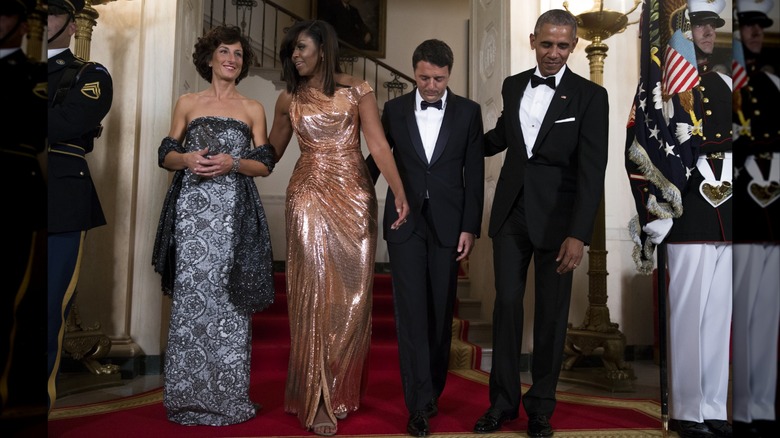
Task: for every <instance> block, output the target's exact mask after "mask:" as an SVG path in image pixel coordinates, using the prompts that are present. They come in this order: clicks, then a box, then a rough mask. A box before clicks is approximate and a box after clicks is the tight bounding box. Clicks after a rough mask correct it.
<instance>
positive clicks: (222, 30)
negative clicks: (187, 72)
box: [192, 26, 255, 84]
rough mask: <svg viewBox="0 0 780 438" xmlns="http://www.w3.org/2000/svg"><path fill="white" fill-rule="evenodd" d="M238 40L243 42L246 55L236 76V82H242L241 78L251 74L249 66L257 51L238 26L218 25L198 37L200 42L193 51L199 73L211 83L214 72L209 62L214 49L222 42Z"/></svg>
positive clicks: (242, 49)
mask: <svg viewBox="0 0 780 438" xmlns="http://www.w3.org/2000/svg"><path fill="white" fill-rule="evenodd" d="M237 42H240V43H241V51H242V52H243V55H244V56H243V59H244V63H243V65H242V66H241V73H239V75H238V77H237V78H236V84H238V83H239V82H241V79H244V78H245V77H247V76H248V75H249V67H250V66H252V65H254V63H255V52H254V51H253V50H252V46H250V45H249V40H248V39H247V38H246V37H245V36H244V35H242V34H241V29H240V28H239V27H238V26H217V27H214V28H212V29H211V30H210V31H208V32H206V34H204V35H203V36H202V37H200V38H198V42H196V43H195V51H194V52H192V63H193V64H195V69H197V70H198V74H200V76H201V77H202V78H203V79H205V80H207V81H209V83H211V79H212V74H213V73H212V71H211V67H210V66H209V62H211V58H212V57H213V56H214V51H215V50H217V47H219V45H220V44H234V43H237Z"/></svg>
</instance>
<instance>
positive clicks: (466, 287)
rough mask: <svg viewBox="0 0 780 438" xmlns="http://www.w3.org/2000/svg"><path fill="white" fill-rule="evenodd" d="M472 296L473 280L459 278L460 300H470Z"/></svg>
mask: <svg viewBox="0 0 780 438" xmlns="http://www.w3.org/2000/svg"><path fill="white" fill-rule="evenodd" d="M470 296H471V280H469V279H468V278H461V277H459V278H458V298H468V297H470Z"/></svg>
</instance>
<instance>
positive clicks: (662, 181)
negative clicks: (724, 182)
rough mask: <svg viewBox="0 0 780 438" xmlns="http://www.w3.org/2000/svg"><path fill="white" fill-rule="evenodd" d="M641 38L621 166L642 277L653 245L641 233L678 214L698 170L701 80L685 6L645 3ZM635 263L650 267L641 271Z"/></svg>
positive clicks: (672, 0)
mask: <svg viewBox="0 0 780 438" xmlns="http://www.w3.org/2000/svg"><path fill="white" fill-rule="evenodd" d="M640 34H641V39H642V42H641V55H640V56H641V59H640V71H639V84H638V85H637V90H636V95H635V96H634V103H633V106H632V109H631V112H630V114H629V121H628V125H627V136H626V160H625V164H626V171H627V173H628V178H629V181H630V182H631V184H632V189H633V190H632V191H633V192H634V195H635V200H636V209H637V213H638V214H637V216H636V217H634V218H633V219H632V221H631V223H630V224H629V229H630V232H631V234H632V235H633V236H636V237H637V239H636V240H641V244H640V245H638V248H637V249H636V250H635V257H634V259H635V261H636V262H637V264H638V267H639V270H640V271H643V272H645V271H647V269H650V270H651V269H652V259H651V257H652V255H653V251H654V245H652V243H651V242H650V241H649V240H648V239H646V236H645V235H644V233H643V232H642V230H641V228H642V226H643V225H645V224H646V223H647V221H648V220H652V219H654V218H676V217H679V216H680V215H681V214H682V198H681V191H682V189H683V188H684V187H685V185H686V183H687V181H688V177H689V176H690V172H691V170H693V168H694V166H695V164H696V155H697V148H698V144H699V142H700V140H701V135H700V134H701V116H700V114H698V111H699V105H696V104H695V102H694V99H696V98H697V97H696V96H697V94H698V93H694V92H693V88H694V87H695V86H696V85H697V84H698V83H699V74H698V71H697V68H696V52H695V49H694V46H693V41H692V39H691V36H690V21H689V19H688V13H687V2H686V0H645V2H644V4H643V6H642V16H641V19H640ZM637 187H641V190H637ZM639 259H641V262H644V263H649V265H645V266H641V264H640V260H639Z"/></svg>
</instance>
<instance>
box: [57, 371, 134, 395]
mask: <svg viewBox="0 0 780 438" xmlns="http://www.w3.org/2000/svg"><path fill="white" fill-rule="evenodd" d="M123 384H124V382H122V375H121V374H120V373H114V374H92V373H60V374H59V376H57V398H60V397H65V396H67V395H71V394H78V393H80V392H85V391H93V390H96V389H102V388H110V387H113V386H122V385H123Z"/></svg>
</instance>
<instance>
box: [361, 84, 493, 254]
mask: <svg viewBox="0 0 780 438" xmlns="http://www.w3.org/2000/svg"><path fill="white" fill-rule="evenodd" d="M416 93H417V89H416V88H415V89H414V90H412V92H410V93H407V94H405V95H403V96H400V97H397V98H395V99H392V100H390V101H388V102H387V103H385V106H384V110H383V113H382V124H383V126H384V128H385V136H386V137H387V141H388V142H389V143H390V147H391V148H392V149H393V155H394V157H395V163H396V166H397V167H398V172H399V173H400V174H401V180H402V181H403V184H404V190H405V191H406V198H407V201H408V202H409V207H410V209H411V212H410V214H409V216H408V218H407V222H408V223H407V224H405V225H404V226H402V227H400V228H398V229H397V230H392V229H390V225H391V224H392V223H393V222H395V221H396V219H398V213H397V212H396V211H395V196H394V195H393V192H392V190H389V189H388V191H387V202H386V203H385V214H384V238H385V240H387V241H388V242H393V243H401V242H404V241H405V240H406V239H408V238H409V237H410V236H411V234H412V232H413V231H414V228H415V226H416V223H417V221H421V220H424V219H423V217H422V213H421V211H422V206H423V202H424V201H425V195H426V193H427V194H428V196H429V198H430V199H429V205H428V207H429V209H430V212H431V214H432V215H433V219H434V222H435V224H436V225H435V226H436V233H437V235H438V237H439V240H440V242H441V243H442V244H443V245H446V246H456V245H457V244H458V239H459V237H460V233H461V232H468V233H472V234H475V235H477V236H479V234H480V228H481V224H482V206H483V199H484V179H485V164H484V152H483V132H484V130H483V126H482V112H481V109H480V106H479V104H477V103H476V102H473V101H471V100H468V99H466V98H463V97H460V96H457V95H455V94H454V93H453V92H452V91H450V90H447V103H446V105H445V109H444V118H443V119H442V123H441V129H440V131H439V137H438V140H437V141H436V147H435V149H434V152H433V155H432V156H431V162H430V163H429V162H428V160H427V159H426V156H425V150H424V148H423V143H422V139H421V137H420V131H419V129H418V128H417V119H416V118H415V115H414V110H415V94H416ZM426 111H437V110H435V109H428V110H426ZM368 164H369V169H370V171H371V174H372V176H373V177H374V180H376V178H377V177H378V175H379V170H378V169H377V167H376V165H375V164H374V163H373V158H372V157H369V159H368Z"/></svg>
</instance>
